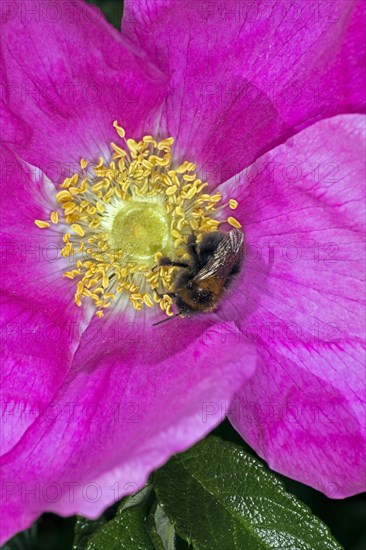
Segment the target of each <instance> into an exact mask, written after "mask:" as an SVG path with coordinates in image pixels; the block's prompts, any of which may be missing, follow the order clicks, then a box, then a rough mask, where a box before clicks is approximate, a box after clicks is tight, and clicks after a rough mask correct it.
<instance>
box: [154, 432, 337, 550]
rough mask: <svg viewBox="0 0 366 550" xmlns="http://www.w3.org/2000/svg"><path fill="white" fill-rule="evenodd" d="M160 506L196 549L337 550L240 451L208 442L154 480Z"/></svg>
mask: <svg viewBox="0 0 366 550" xmlns="http://www.w3.org/2000/svg"><path fill="white" fill-rule="evenodd" d="M153 482H154V489H155V492H156V494H157V497H158V502H159V503H160V504H161V505H162V506H163V508H164V510H165V512H166V514H167V516H168V517H169V519H170V521H171V522H172V523H173V525H174V527H175V529H176V531H177V533H178V534H179V535H180V536H181V537H182V538H184V539H185V540H186V541H188V542H189V543H191V544H192V545H193V548H195V549H197V550H206V549H207V550H211V549H212V548H218V549H225V550H231V549H233V550H243V549H245V550H259V549H273V548H282V549H286V550H297V549H299V550H305V549H306V550H335V549H337V550H339V549H341V548H342V547H341V546H340V545H339V543H338V542H337V541H336V540H335V539H334V538H333V537H332V536H331V534H330V531H329V529H328V527H326V526H325V525H324V524H323V523H322V522H321V521H320V520H319V519H318V518H317V517H316V516H314V515H313V514H312V513H311V510H310V509H309V508H308V507H307V506H305V505H304V504H303V503H302V502H300V501H299V500H297V499H296V498H295V497H294V496H292V495H291V494H289V493H287V492H286V490H285V487H284V485H283V483H282V482H281V481H279V480H278V479H277V478H276V477H275V476H274V475H273V474H272V473H271V472H269V471H268V470H267V469H266V468H265V467H264V466H263V465H262V464H261V463H260V462H259V461H258V460H257V459H255V458H254V457H252V456H251V455H249V454H248V453H246V452H245V451H244V450H243V449H242V448H241V447H239V446H237V445H235V444H233V443H229V442H226V441H223V440H221V439H219V438H217V437H208V438H206V439H205V440H203V441H201V442H200V443H199V444H198V445H196V446H195V447H193V448H192V449H190V450H189V451H188V452H186V453H184V454H181V455H178V456H175V457H173V458H172V459H171V460H170V461H169V462H168V464H166V465H165V466H164V468H162V469H161V470H159V471H157V472H155V474H154V476H153Z"/></svg>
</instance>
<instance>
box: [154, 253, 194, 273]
mask: <svg viewBox="0 0 366 550" xmlns="http://www.w3.org/2000/svg"><path fill="white" fill-rule="evenodd" d="M164 265H170V266H172V267H184V268H187V267H190V265H189V264H187V262H174V261H173V260H171V259H170V258H167V257H166V256H164V257H163V258H161V260H160V261H159V264H158V265H156V266H154V267H153V268H152V271H155V270H156V269H157V268H158V267H161V266H164Z"/></svg>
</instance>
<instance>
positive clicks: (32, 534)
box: [1, 522, 39, 550]
mask: <svg viewBox="0 0 366 550" xmlns="http://www.w3.org/2000/svg"><path fill="white" fill-rule="evenodd" d="M37 535H38V523H37V522H36V523H33V525H32V526H31V527H30V528H29V529H27V530H26V531H22V532H21V533H18V534H17V535H15V537H13V538H12V539H10V540H8V542H7V543H5V544H4V546H2V547H1V550H38V548H39V547H38V540H37V538H38V537H37Z"/></svg>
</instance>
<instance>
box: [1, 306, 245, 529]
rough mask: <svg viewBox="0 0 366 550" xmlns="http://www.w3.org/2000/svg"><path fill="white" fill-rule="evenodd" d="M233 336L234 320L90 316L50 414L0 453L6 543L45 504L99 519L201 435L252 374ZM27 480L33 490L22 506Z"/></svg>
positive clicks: (66, 512) (217, 420)
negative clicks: (154, 322) (208, 323)
mask: <svg viewBox="0 0 366 550" xmlns="http://www.w3.org/2000/svg"><path fill="white" fill-rule="evenodd" d="M228 329H230V331H231V333H232V336H231V337H229V336H228V334H227V333H228V332H229V330H228ZM224 331H225V332H224ZM225 334H226V337H225V338H224V336H225ZM237 340H238V331H237V329H236V328H235V326H234V325H233V324H229V326H225V325H224V324H222V325H217V326H215V327H211V328H210V329H208V330H205V329H204V327H202V325H201V323H200V322H196V321H194V320H187V321H184V320H181V322H179V323H178V322H174V321H172V322H171V324H170V326H168V325H162V326H161V327H152V326H151V325H150V322H149V324H148V325H146V326H144V325H143V324H141V323H138V324H137V323H133V322H131V323H129V322H127V321H126V320H124V319H123V318H119V319H118V317H116V316H112V318H111V320H110V321H108V318H105V319H103V323H101V322H100V320H99V319H95V320H94V321H93V322H92V323H91V325H90V326H89V328H88V330H87V331H86V332H85V333H84V336H83V339H82V342H81V345H80V348H79V350H78V352H77V354H76V356H75V360H74V364H73V367H72V369H71V371H70V374H69V376H68V377H67V379H66V380H65V382H64V383H63V385H62V388H61V389H60V391H59V392H58V395H57V396H56V397H55V398H54V399H53V401H52V404H51V405H50V408H49V410H48V411H45V413H44V414H43V415H40V417H39V418H38V419H37V420H36V422H34V424H33V425H32V426H31V427H30V428H29V429H28V431H27V432H26V433H25V435H24V436H23V438H22V439H21V441H20V442H19V444H18V445H17V448H16V452H10V453H8V454H7V455H6V456H5V457H4V460H3V463H2V470H3V480H4V482H5V484H4V487H5V489H6V490H7V493H6V498H5V501H6V508H5V510H4V514H3V518H4V519H3V522H2V526H3V529H4V531H3V533H2V539H3V540H4V539H6V538H7V537H9V536H11V534H13V533H14V532H15V531H18V530H19V529H24V528H25V527H27V526H28V525H29V524H30V523H31V522H32V521H33V520H34V519H35V518H36V517H37V516H38V515H39V514H41V513H42V512H43V511H45V510H51V511H54V512H57V513H59V514H62V515H71V514H74V513H76V512H77V513H81V514H82V515H85V516H87V517H91V518H95V517H97V516H98V515H99V514H100V513H101V511H102V510H103V509H104V508H106V507H107V506H108V505H110V504H111V503H112V502H113V501H114V500H116V499H118V498H120V497H122V496H123V495H125V494H126V493H130V492H131V491H134V490H136V489H137V488H139V487H141V486H142V484H143V483H144V482H145V481H146V479H147V476H148V475H149V473H150V472H151V471H152V470H154V469H155V468H156V467H158V466H160V465H161V464H163V463H164V462H165V461H166V460H167V459H168V458H169V457H170V456H171V455H172V454H173V453H175V452H178V451H182V450H184V449H186V448H187V447H189V446H190V445H192V444H193V443H195V442H196V441H197V440H199V439H200V438H202V437H203V436H204V435H205V434H206V433H207V432H209V431H210V430H211V429H212V428H213V427H214V426H215V425H217V424H218V423H219V422H220V421H221V420H222V419H223V417H224V416H225V414H226V412H227V410H228V409H229V407H230V402H231V399H232V396H233V395H234V393H235V391H237V390H238V389H239V387H240V386H241V385H242V384H243V383H244V381H245V380H246V379H247V378H248V377H249V376H251V375H252V373H253V370H254V364H255V355H254V353H253V351H252V347H251V346H250V345H245V346H243V345H242V344H238V343H237ZM39 457H42V460H40V459H39ZM6 482H9V483H8V484H6ZM10 482H12V483H10ZM23 486H24V487H25V488H26V489H30V488H34V487H36V488H37V489H36V491H38V493H36V496H35V495H33V496H32V495H30V496H29V497H27V500H26V505H25V504H24V499H23V500H22V487H23ZM70 491H71V493H70ZM70 494H71V496H70Z"/></svg>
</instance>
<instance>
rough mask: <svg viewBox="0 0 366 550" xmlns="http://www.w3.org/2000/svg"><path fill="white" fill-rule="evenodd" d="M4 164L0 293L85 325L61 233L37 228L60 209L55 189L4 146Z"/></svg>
mask: <svg viewBox="0 0 366 550" xmlns="http://www.w3.org/2000/svg"><path fill="white" fill-rule="evenodd" d="M1 159H2V170H1V179H0V186H1V187H0V192H1V197H2V200H1V204H0V213H1V227H2V234H1V246H0V253H1V283H2V288H3V289H4V290H5V291H6V292H7V293H9V294H11V295H14V296H16V297H18V298H25V299H26V300H27V301H28V302H31V303H32V304H33V307H34V308H41V309H42V311H43V312H45V313H47V314H48V315H50V316H53V317H55V316H57V317H59V318H61V319H62V318H63V319H65V318H69V319H70V322H72V321H74V322H81V321H82V319H83V318H85V319H86V312H85V311H83V310H82V309H78V308H75V307H74V304H73V302H74V293H75V287H74V284H73V283H71V282H70V280H69V279H67V278H65V277H64V276H63V273H64V272H65V271H68V270H70V267H71V264H70V259H69V258H63V257H62V256H61V250H62V248H63V246H64V242H63V240H62V236H63V233H62V232H60V230H56V229H55V227H56V226H53V225H52V224H51V223H50V227H49V228H45V229H40V228H38V227H37V226H36V225H35V223H34V221H35V220H36V219H38V220H47V219H48V220H49V218H50V214H51V212H52V210H54V209H57V207H58V205H57V203H56V201H55V198H54V188H53V184H52V183H51V182H50V181H49V180H47V178H46V177H45V176H44V174H42V172H41V171H40V170H37V169H36V168H34V167H32V166H30V165H28V164H27V163H26V162H24V161H21V160H20V159H18V158H17V157H16V156H15V155H14V154H13V153H12V152H11V151H10V150H8V149H6V148H4V147H2V148H1ZM69 306H71V312H72V313H70V314H69V315H68V313H67V310H68V309H69Z"/></svg>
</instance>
